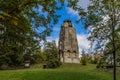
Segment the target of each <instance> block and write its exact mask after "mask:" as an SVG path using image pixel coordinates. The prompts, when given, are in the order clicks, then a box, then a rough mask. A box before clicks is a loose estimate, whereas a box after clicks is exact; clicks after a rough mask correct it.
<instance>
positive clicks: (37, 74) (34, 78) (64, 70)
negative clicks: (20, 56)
mask: <svg viewBox="0 0 120 80" xmlns="http://www.w3.org/2000/svg"><path fill="white" fill-rule="evenodd" d="M0 80H113V77H112V73H111V72H107V71H101V70H97V69H96V68H95V65H91V64H89V65H87V66H81V65H80V64H64V65H62V66H61V67H60V68H57V69H41V68H29V69H22V70H6V71H4V70H3V71H0ZM117 80H120V73H118V74H117Z"/></svg>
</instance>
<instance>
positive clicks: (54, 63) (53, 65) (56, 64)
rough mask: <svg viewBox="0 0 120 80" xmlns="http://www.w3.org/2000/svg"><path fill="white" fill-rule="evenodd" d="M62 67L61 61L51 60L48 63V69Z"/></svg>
mask: <svg viewBox="0 0 120 80" xmlns="http://www.w3.org/2000/svg"><path fill="white" fill-rule="evenodd" d="M60 65H61V62H60V61H59V60H57V59H56V60H54V59H52V60H49V61H47V62H46V68H57V67H59V66H60Z"/></svg>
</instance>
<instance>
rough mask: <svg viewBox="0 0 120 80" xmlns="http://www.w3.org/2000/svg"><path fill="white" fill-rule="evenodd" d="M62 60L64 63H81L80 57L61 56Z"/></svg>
mask: <svg viewBox="0 0 120 80" xmlns="http://www.w3.org/2000/svg"><path fill="white" fill-rule="evenodd" d="M61 62H64V63H80V58H64V59H63V58H61Z"/></svg>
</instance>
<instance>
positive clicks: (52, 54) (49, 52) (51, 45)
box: [44, 41, 61, 68]
mask: <svg viewBox="0 0 120 80" xmlns="http://www.w3.org/2000/svg"><path fill="white" fill-rule="evenodd" d="M44 52H45V54H46V65H47V67H48V68H56V67H59V66H60V64H61V63H60V61H59V58H58V48H57V47H56V44H55V41H52V42H46V43H45V46H44Z"/></svg>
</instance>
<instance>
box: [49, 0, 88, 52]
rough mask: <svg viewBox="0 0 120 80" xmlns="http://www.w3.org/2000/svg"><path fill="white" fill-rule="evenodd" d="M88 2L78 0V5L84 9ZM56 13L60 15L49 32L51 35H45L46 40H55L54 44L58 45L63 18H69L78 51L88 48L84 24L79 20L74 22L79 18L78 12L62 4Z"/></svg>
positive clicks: (86, 0)
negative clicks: (73, 28)
mask: <svg viewBox="0 0 120 80" xmlns="http://www.w3.org/2000/svg"><path fill="white" fill-rule="evenodd" d="M88 3H89V0H80V1H79V2H78V5H79V6H81V7H82V8H84V9H86V8H87V4H88ZM56 14H59V15H61V17H60V18H59V21H58V23H57V24H56V25H54V27H53V31H52V32H51V36H49V37H47V40H48V41H52V40H55V41H56V44H57V45H58V40H59V33H60V28H61V25H62V24H63V21H64V20H66V19H67V20H68V19H69V20H71V21H72V23H73V24H74V26H75V29H76V34H77V39H78V46H79V53H81V51H82V49H85V50H87V49H89V47H90V45H89V44H90V41H88V40H87V36H88V33H87V30H85V29H84V25H83V24H82V23H81V22H79V23H76V22H75V21H76V20H78V19H79V15H78V12H77V11H74V10H73V9H71V8H68V7H66V5H64V6H63V7H62V9H61V10H59V11H56Z"/></svg>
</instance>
